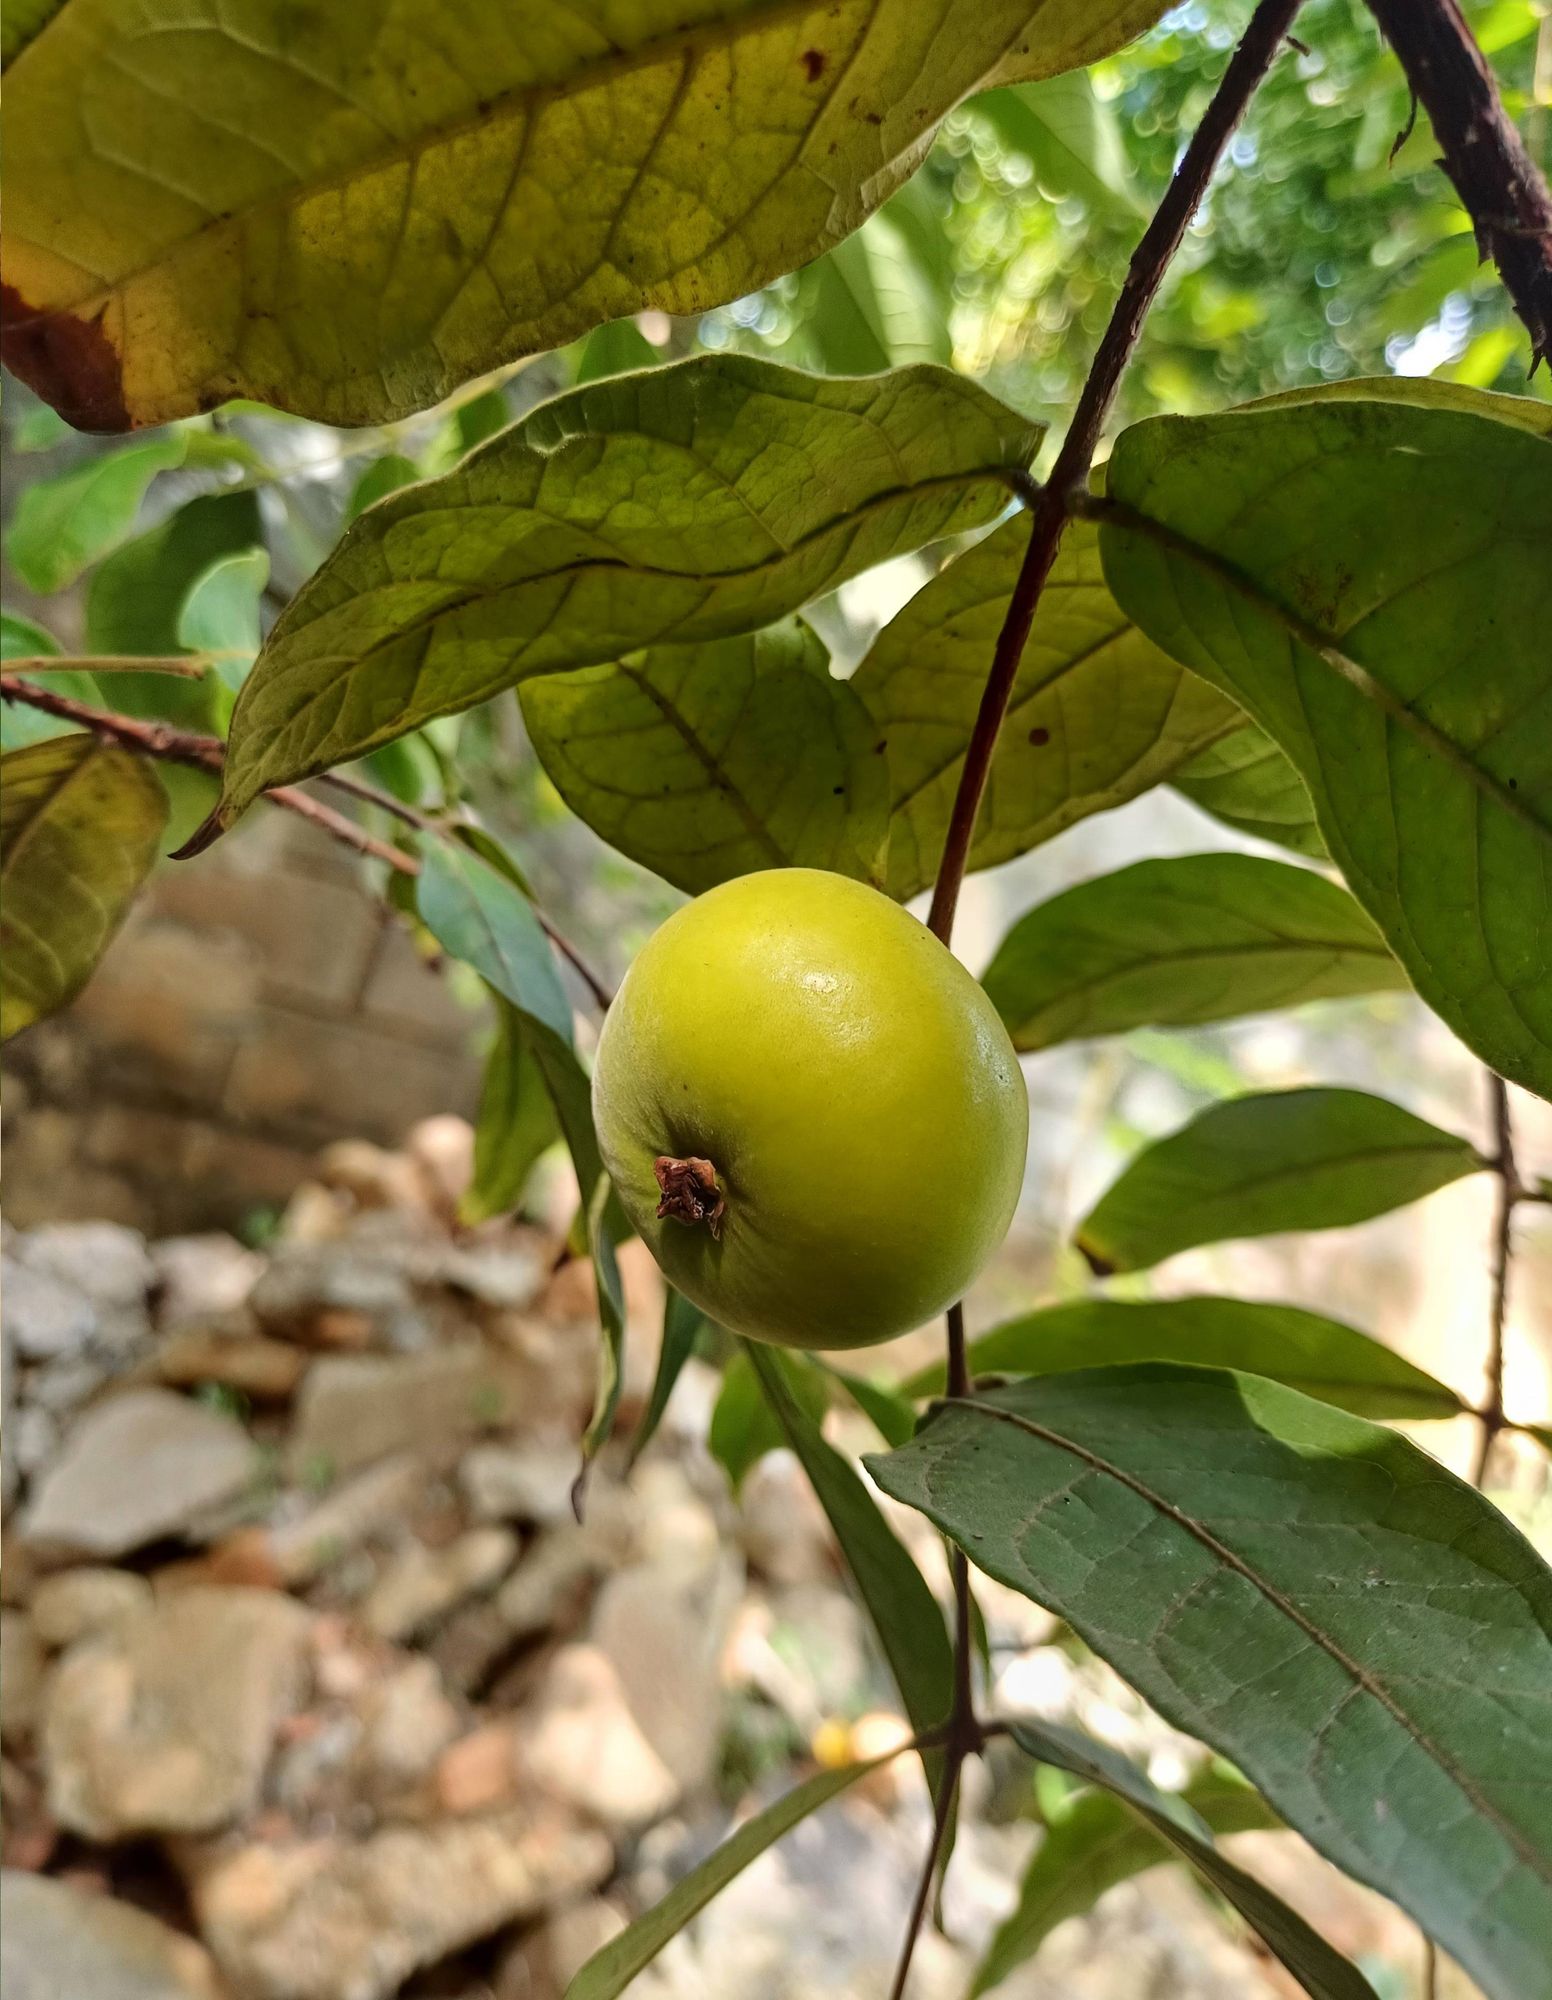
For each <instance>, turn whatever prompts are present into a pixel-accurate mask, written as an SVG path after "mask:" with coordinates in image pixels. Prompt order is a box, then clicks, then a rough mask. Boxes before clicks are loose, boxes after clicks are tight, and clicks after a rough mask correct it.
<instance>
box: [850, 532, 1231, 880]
mask: <svg viewBox="0 0 1552 2000" xmlns="http://www.w3.org/2000/svg"><path fill="white" fill-rule="evenodd" d="M1028 540H1029V522H1028V519H1027V517H1026V516H1024V515H1019V516H1018V517H1017V518H1015V519H1014V520H1011V521H1009V522H1007V523H1006V524H1005V525H1004V526H1003V527H1001V528H999V529H998V530H997V532H996V533H995V534H993V535H990V536H988V537H987V539H986V540H985V541H983V542H981V543H979V544H978V545H977V546H976V547H975V548H973V549H970V550H968V551H967V552H966V553H965V554H963V555H961V556H958V557H956V558H955V559H954V560H953V561H952V562H950V563H949V564H948V565H947V567H946V568H944V569H943V570H941V571H940V572H939V574H938V575H937V576H936V577H934V578H933V580H932V582H931V583H929V584H928V585H927V587H926V588H925V589H924V590H922V591H920V592H918V594H917V595H916V596H915V597H913V598H912V599H911V601H910V603H909V604H907V605H906V607H905V609H904V610H903V611H902V612H901V613H900V615H899V616H898V617H897V618H895V619H894V620H893V622H892V623H891V624H889V625H887V626H885V628H884V630H883V631H882V632H881V633H880V634H879V636H878V638H877V640H876V641H875V642H874V645H873V648H872V650H871V652H869V654H868V656H867V658H866V659H865V660H864V661H863V662H862V665H861V666H860V667H859V668H858V669H857V672H856V674H855V675H854V676H853V678H852V683H851V684H852V686H853V687H854V688H855V689H856V691H857V693H858V694H859V695H861V697H862V699H863V700H864V701H865V702H866V703H867V705H868V708H869V710H870V712H871V713H872V716H873V719H874V721H875V722H876V723H877V724H878V735H879V739H880V740H881V741H883V742H884V743H885V744H886V746H887V757H888V763H889V781H890V787H891V793H892V799H891V805H892V811H891V819H890V835H889V887H890V891H891V893H892V894H893V895H895V896H898V897H900V898H902V899H904V898H905V897H908V896H914V895H916V894H917V893H918V891H920V890H922V889H924V888H926V887H927V886H928V884H929V883H930V882H931V881H932V878H933V875H934V873H935V872H936V870H937V865H938V857H939V855H940V853H941V852H942V848H943V836H944V833H945V831H946V830H947V827H948V819H949V813H950V810H951V809H952V806H953V803H954V794H955V791H956V790H957V788H958V785H959V773H960V770H961V767H962V765H963V763H964V754H965V747H966V745H967V744H968V742H969V740H970V731H971V727H972V725H973V724H974V722H975V715H976V710H977V708H978V707H979V706H980V700H981V690H982V688H983V687H984V686H985V685H986V675H987V671H988V669H989V668H990V666H991V659H992V649H993V647H994V645H995V644H996V640H997V634H998V631H999V629H1000V628H1001V625H1002V620H1003V615H1004V613H1005V612H1006V610H1007V608H1008V597H1009V594H1010V593H1011V591H1012V589H1013V582H1014V578H1015V577H1016V576H1017V574H1018V568H1019V564H1020V562H1021V561H1022V560H1023V555H1024V547H1025V544H1026V543H1027V542H1028ZM1241 720H1242V718H1241V717H1240V715H1239V712H1238V711H1237V710H1236V709H1235V708H1234V707H1233V706H1232V705H1231V704H1230V703H1229V702H1227V701H1225V700H1224V698H1223V697H1222V696H1221V695H1220V694H1218V693H1217V692H1216V691H1215V690H1213V689H1212V688H1209V687H1207V686H1206V685H1205V684H1204V683H1203V682H1201V681H1200V680H1198V679H1197V678H1196V676H1195V675H1194V674H1189V673H1185V672H1182V670H1181V669H1180V668H1179V667H1178V666H1177V665H1176V664H1175V663H1174V661H1173V660H1170V659H1167V658H1166V657H1165V655H1164V654H1163V653H1161V652H1160V651H1159V650H1158V648H1157V647H1156V646H1154V645H1152V644H1151V643H1150V642H1149V641H1148V640H1147V639H1145V638H1143V637H1142V635H1141V633H1139V632H1138V631H1136V630H1135V628H1134V627H1133V626H1132V625H1131V624H1129V623H1128V621H1127V620H1126V618H1125V617H1124V616H1123V615H1122V613H1121V611H1120V610H1119V608H1118V607H1117V605H1116V603H1115V600H1114V599H1113V598H1112V597H1111V595H1110V592H1109V590H1108V589H1107V588H1106V586H1105V583H1104V580H1103V578H1102V576H1101V575H1100V566H1099V546H1098V540H1097V536H1096V533H1095V531H1094V529H1093V528H1091V527H1090V526H1088V525H1087V524H1086V523H1084V522H1074V523H1072V524H1071V525H1070V526H1069V528H1068V530H1067V533H1066V535H1065V536H1064V537H1063V540H1062V547H1061V551H1060V553H1059V554H1058V556H1057V558H1056V563H1055V566H1054V567H1053V569H1052V571H1051V578H1050V582H1049V583H1048V584H1047V585H1046V589H1045V593H1044V595H1043V596H1042V598H1041V600H1040V608H1039V610H1038V611H1037V612H1036V614H1035V624H1034V630H1033V632H1032V633H1031V635H1030V640H1029V644H1028V645H1027V647H1026V648H1025V650H1024V659H1023V664H1022V666H1021V667H1020V669H1019V676H1018V680H1017V683H1016V684H1015V687H1014V691H1013V700H1012V703H1011V705H1010V707H1009V710H1008V718H1007V721H1006V723H1005V724H1004V726H1003V730H1002V734H1001V737H1000V738H999V740H998V747H997V754H996V756H995V758H994V759H993V761H992V770H991V779H990V782H989V784H988V786H987V792H986V797H985V800H984V801H983V803H982V807H981V813H980V817H979V819H978V821H977V829H976V836H975V843H974V845H973V847H972V848H971V850H970V865H971V867H972V868H990V867H991V866H993V864H994V863H996V862H999V861H1008V860H1011V858H1012V857H1013V856H1014V855H1015V854H1022V853H1024V852H1025V850H1026V849H1028V848H1031V847H1035V846H1037V845H1038V844H1039V843H1040V842H1041V841H1043V840H1050V839H1051V838H1052V837H1053V835H1055V834H1058V833H1060V832H1061V831H1062V830H1063V828H1064V827H1068V826H1071V825H1073V824H1074V822H1075V821H1077V820H1080V819H1084V818H1086V817H1087V816H1088V815H1089V814H1090V813H1096V812H1106V811H1108V810H1109V809H1110V808H1111V807H1112V806H1118V805H1122V804H1124V803H1125V801H1126V800H1127V799H1130V798H1134V797H1135V796H1136V795H1137V794H1138V793H1139V792H1143V791H1146V790H1148V788H1149V787H1150V786H1152V785H1156V784H1158V783H1159V782H1160V781H1161V780H1162V779H1164V778H1167V777H1169V776H1170V774H1171V773H1172V772H1173V771H1174V770H1175V769H1176V768H1177V766H1179V765H1180V764H1182V763H1184V762H1185V760H1186V759H1187V758H1189V757H1192V756H1194V755H1195V754H1196V752H1197V751H1198V750H1200V749H1201V748H1202V747H1203V746H1204V745H1205V744H1207V743H1211V742H1212V741H1213V740H1214V739H1215V738H1216V737H1218V736H1221V735H1223V734H1225V733H1226V732H1227V731H1228V730H1230V729H1232V728H1233V727H1234V726H1235V725H1236V723H1238V722H1239V721H1241Z"/></svg>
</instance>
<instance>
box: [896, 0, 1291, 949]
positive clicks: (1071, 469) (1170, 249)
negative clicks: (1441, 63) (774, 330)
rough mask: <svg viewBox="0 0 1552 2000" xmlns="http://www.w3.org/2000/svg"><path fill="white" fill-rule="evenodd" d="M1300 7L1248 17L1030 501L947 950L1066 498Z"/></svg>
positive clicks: (1274, 6) (952, 832)
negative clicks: (1221, 161) (1046, 471)
mask: <svg viewBox="0 0 1552 2000" xmlns="http://www.w3.org/2000/svg"><path fill="white" fill-rule="evenodd" d="M1298 6H1299V0H1261V4H1260V5H1259V6H1258V7H1257V9H1256V11H1255V13H1254V15H1253V16H1252V17H1251V21H1250V25H1249V27H1248V28H1246V30H1245V33H1244V37H1243V39H1242V40H1241V42H1240V45H1239V47H1238V48H1237V49H1236V50H1235V51H1234V54H1233V56H1232V57H1231V58H1230V59H1229V66H1228V68H1227V69H1226V70H1225V71H1224V73H1223V78H1222V80H1221V82H1220V83H1219V85H1218V88H1217V91H1216V92H1215V93H1214V96H1213V100H1212V102H1211V103H1210V104H1209V105H1208V107H1207V111H1206V114H1205V115H1204V117H1203V119H1202V122H1201V124H1200V125H1199V126H1198V127H1197V129H1196V131H1195V133H1194V134H1193V135H1192V138H1191V143H1190V144H1189V145H1188V146H1187V147H1186V150H1185V152H1184V154H1183V155H1182V156H1181V161H1180V165H1179V166H1178V167H1177V168H1176V169H1175V177H1174V179H1173V180H1172V181H1171V182H1170V184H1169V186H1168V188H1167V189H1166V190H1165V194H1164V199H1163V200H1162V201H1161V202H1160V203H1159V206H1158V209H1157V211H1156V212H1155V214H1154V217H1153V220H1152V221H1151V222H1150V223H1149V224H1148V227H1147V229H1146V230H1145V231H1144V232H1143V236H1142V240H1141V242H1140V243H1139V244H1138V245H1137V248H1136V250H1135V251H1134V252H1133V255H1132V261H1131V264H1130V266H1129V267H1128V270H1127V273H1126V279H1125V282H1124V283H1123V284H1122V286H1121V293H1120V296H1119V298H1117V300H1116V303H1115V310H1114V311H1113V312H1112V313H1111V315H1110V324H1109V325H1108V326H1107V327H1106V328H1105V333H1104V337H1103V339H1102V340H1101V341H1100V343H1099V347H1098V350H1097V351H1096V353H1095V356H1094V364H1093V366H1092V367H1091V368H1090V370H1089V376H1088V380H1087V381H1086V382H1085V383H1084V385H1083V393H1082V395H1081V396H1080V397H1079V398H1078V405H1077V408H1076V409H1075V410H1074V412H1073V418H1072V423H1071V424H1070V425H1069V427H1068V430H1067V435H1066V437H1065V438H1064V439H1063V440H1062V448H1061V451H1060V452H1059V453H1058V455H1057V460H1056V465H1055V468H1054V469H1053V471H1052V473H1051V477H1050V478H1049V479H1048V480H1047V481H1046V483H1045V485H1044V486H1042V487H1041V488H1040V489H1039V491H1038V493H1037V494H1036V496H1035V499H1034V503H1033V506H1032V508H1031V510H1030V526H1029V546H1028V548H1027V549H1026V550H1025V551H1024V561H1023V564H1022V566H1021V567H1020V570H1019V574H1018V581H1017V582H1016V583H1015V584H1014V586H1013V595H1012V596H1011V597H1010V598H1009V600H1008V613H1007V616H1006V618H1005V619H1004V620H1003V625H1002V630H1001V632H1000V633H999V634H998V635H997V645H996V649H995V651H994V652H993V654H992V665H991V672H990V673H989V674H988V675H987V679H986V687H985V689H984V691H983V693H982V695H981V706H980V709H979V712H978V713H977V715H976V718H975V726H974V727H973V729H972V730H971V732H970V742H969V745H968V747H967V748H966V751H965V761H964V767H963V769H962V770H961V772H960V775H959V790H958V792H957V793H956V795H955V798H954V807H953V812H952V813H951V815H950V817H949V825H948V833H947V835H946V836H945V839H944V843H943V859H942V862H941V864H940V866H939V868H938V879H937V884H936V886H935V887H934V889H933V892H932V910H931V913H930V915H929V916H928V919H927V922H928V924H929V926H930V927H931V929H932V930H934V931H935V932H936V933H937V935H938V936H939V937H940V938H942V939H943V941H944V943H945V944H946V943H947V942H948V940H949V936H950V934H951V932H952V931H953V928H954V912H955V910H956V908H957V907H958V904H959V890H960V885H961V883H962V882H963V881H964V876H965V869H966V866H967V865H968V863H969V859H970V843H971V840H972V838H973V836H974V833H975V821H976V814H977V812H978V811H979V809H980V804H981V798H982V794H983V793H984V792H985V790H986V780H987V778H988V776H989V775H990V772H991V764H992V754H993V752H994V751H995V749H996V747H997V732H998V730H999V729H1000V728H1001V727H1002V719H1003V716H1004V715H1005V714H1006V713H1007V709H1008V701H1009V699H1010V697H1011V696H1012V693H1013V684H1014V681H1015V680H1016V679H1017V677H1018V669H1019V662H1020V660H1021V659H1022V657H1023V653H1024V647H1025V644H1026V642H1027V641H1028V638H1029V630H1030V627H1031V625H1032V624H1033V623H1034V618H1035V611H1036V609H1037V607H1038V605H1039V603H1040V596H1041V593H1042V591H1043V590H1044V589H1045V584H1046V579H1047V577H1048V576H1049V575H1050V573H1051V565H1052V563H1053V562H1054V561H1055V560H1056V552H1057V549H1058V548H1059V546H1060V544H1061V539H1062V531H1063V529H1064V528H1065V527H1066V525H1067V519H1068V514H1069V511H1070V510H1069V500H1070V497H1071V495H1072V494H1073V493H1074V492H1077V491H1081V490H1082V489H1083V488H1084V487H1085V486H1086V485H1087V482H1088V476H1089V467H1090V465H1091V464H1092V462H1093V457H1094V448H1095V446H1096V445H1097V444H1098V443H1099V439H1100V433H1101V432H1102V431H1103V429H1104V426H1105V419H1106V417H1107V416H1108V415H1109V412H1110V406H1111V404H1112V403H1113V402H1114V400H1115V393H1116V389H1117V387H1118V386H1119V384H1120V380H1121V375H1122V372H1123V370H1124V369H1125V367H1126V364H1127V362H1128V360H1129V359H1130V358H1131V353H1132V349H1133V348H1134V347H1135V346H1136V344H1137V336H1138V334H1139V333H1140V332H1141V331H1142V323H1143V320H1144V318H1145V317H1146V316H1147V312H1148V308H1149V306H1150V305H1152V303H1153V300H1154V296H1155V294H1156V293H1157V292H1158V289H1159V285H1160V283H1161V281H1162V279H1163V277H1164V273H1165V271H1166V270H1167V269H1168V267H1169V262H1170V259H1171V258H1172V257H1173V256H1174V254H1175V252H1176V251H1177V250H1178V249H1179V247H1180V243H1181V239H1182V238H1183V237H1184V235H1185V233H1186V229H1187V227H1188V226H1189V224H1190V221H1191V217H1192V216H1193V215H1194V214H1195V213H1196V209H1197V205H1198V203H1199V202H1200V201H1201V199H1202V196H1203V195H1204V194H1205V193H1206V191H1207V184H1208V182H1209V181H1210V180H1211V179H1212V173H1213V169H1214V167H1215V166H1216V165H1217V163H1218V160H1219V158H1220V156H1221V155H1222V152H1223V149H1224V147H1225V146H1226V145H1227V144H1228V141H1229V137H1230V135H1231V134H1232V132H1233V130H1234V127H1235V126H1236V125H1237V124H1238V123H1239V120H1240V118H1241V116H1242V115H1243V113H1244V110H1245V107H1246V105H1247V104H1248V103H1249V102H1250V99H1251V97H1252V96H1253V95H1254V93H1255V89H1256V86H1257V84H1259V83H1260V81H1261V79H1262V77H1263V76H1264V75H1265V74H1266V72H1267V70H1268V69H1269V68H1270V67H1271V64H1272V59H1273V58H1274V56H1275V55H1276V54H1277V50H1278V46H1279V44H1280V43H1281V42H1282V39H1283V37H1284V36H1285V35H1286V34H1287V32H1288V27H1289V24H1290V23H1291V21H1292V20H1293V17H1294V15H1295V14H1296V13H1297V12H1298Z"/></svg>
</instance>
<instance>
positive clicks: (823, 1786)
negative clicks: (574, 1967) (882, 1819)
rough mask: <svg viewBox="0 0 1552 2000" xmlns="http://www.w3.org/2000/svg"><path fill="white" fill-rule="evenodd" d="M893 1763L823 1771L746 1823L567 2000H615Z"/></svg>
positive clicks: (607, 1950)
mask: <svg viewBox="0 0 1552 2000" xmlns="http://www.w3.org/2000/svg"><path fill="white" fill-rule="evenodd" d="M894 1754H895V1755H898V1754H899V1753H898V1752H895V1753H894ZM888 1762H889V1758H888V1757H887V1756H886V1757H875V1758H873V1759H872V1760H871V1761H870V1762H869V1763H866V1764H848V1765H847V1766H846V1767H845V1768H844V1769H842V1770H839V1771H820V1772H819V1773H818V1774H817V1775H816V1776H815V1777H812V1778H809V1779H806V1780H805V1781H804V1783H803V1784H801V1785H798V1786H795V1787H794V1789H793V1790H792V1791H790V1792H788V1793H787V1794H786V1796H785V1797H784V1798H780V1799H778V1800H777V1801H776V1803H775V1805H773V1806H767V1807H766V1808H765V1810H764V1812H761V1813H756V1814H755V1816H754V1817H753V1819H748V1820H745V1821H744V1823H743V1825H742V1826H740V1827H739V1829H738V1831H737V1832H736V1833H734V1834H732V1835H731V1836H730V1837H729V1838H728V1839H727V1840H725V1841H724V1842H723V1843H722V1845H721V1846H720V1847H719V1848H718V1849H717V1850H716V1852H715V1853H714V1854H711V1855H709V1856H708V1857H707V1859H706V1860H704V1861H703V1862H702V1863H701V1864H700V1866H699V1867H698V1868H693V1869H691V1871H690V1873H689V1874H688V1875H686V1876H684V1877H683V1878H682V1879H681V1880H680V1881H678V1882H676V1883H675V1884H674V1886H673V1888H672V1889H670V1890H669V1892H668V1894H667V1895H666V1896H665V1897H664V1898H663V1900H662V1901H661V1902H660V1903H656V1904H654V1905H653V1907H652V1908H651V1909H650V1910H648V1911H647V1913H646V1915H645V1916H644V1917H638V1918H637V1919H636V1921H635V1923H633V1924H632V1925H631V1926H630V1928H629V1929H628V1930H625V1931H622V1932H621V1933H620V1935H619V1936H618V1937H617V1938H614V1939H612V1940H611V1941H610V1942H609V1943H608V1944H606V1945H605V1946H604V1948H603V1950H602V1951H599V1952H595V1953H594V1955H593V1956H592V1957H591V1958H590V1959H589V1960H588V1962H587V1964H586V1965H584V1966H583V1968H582V1970H581V1971H580V1972H579V1973H578V1974H577V1975H576V1977H575V1978H574V1979H573V1980H572V1982H571V1984H570V1985H569V1986H568V1987H567V1988H566V2000H615V1996H616V1995H617V1994H620V1993H623V1992H624V1991H625V1990H626V1988H627V1987H628V1986H629V1985H630V1983H631V1981H632V1980H633V1979H634V1978H635V1977H636V1975H637V1973H638V1972H640V1971H642V1970H643V1968H644V1967H646V1966H648V1965H650V1964H651V1963H652V1961H653V1959H654V1958H656V1957H657V1955H658V1953H659V1952H660V1951H661V1950H662V1949H663V1947H664V1945H665V1944H667V1943H668V1941H669V1939H670V1938H673V1937H676V1936H677V1935H678V1934H679V1932H680V1931H682V1930H683V1929H684V1927H685V1925H686V1924H687V1923H688V1922H689V1921H690V1919H691V1918H692V1917H694V1916H695V1915H696V1914H697V1913H698V1912H699V1911H701V1910H703V1909H705V1907H706V1905H707V1904H708V1903H709V1902H710V1901H711V1899H712V1897H713V1896H715V1895H716V1894H717V1893H718V1891H719V1890H722V1889H725V1888H726V1887H727V1885H728V1883H729V1882H731V1881H732V1880H733V1878H734V1877H735V1876H736V1875H740V1874H742V1873H743V1871H744V1869H746V1868H747V1867H748V1866H749V1864H750V1862H751V1861H754V1860H756V1859H757V1858H758V1857H759V1856H760V1855H762V1854H763V1853H764V1852H765V1850H766V1848H768V1847H770V1846H772V1845H773V1844H774V1843H775V1842H776V1841H778V1840H780V1839H781V1837H782V1835H783V1834H784V1833H787V1832H789V1831H790V1830H791V1828H793V1827H795V1826H796V1825H797V1824H798V1822H799V1821H800V1820H804V1819H807V1817H808V1815H809V1814H810V1813H811V1812H817V1811H818V1809H819V1808H820V1806H822V1805H825V1804H827V1803H828V1802H829V1801H830V1800H831V1799H833V1798H834V1797H835V1795H836V1793H837V1792H844V1791H845V1790H846V1788H847V1786H848V1785H854V1784H855V1783H856V1782H857V1780H858V1779H859V1778H862V1777H865V1776H866V1775H867V1773H868V1772H869V1771H876V1770H877V1769H878V1768H879V1766H880V1765H881V1764H887V1763H888Z"/></svg>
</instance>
